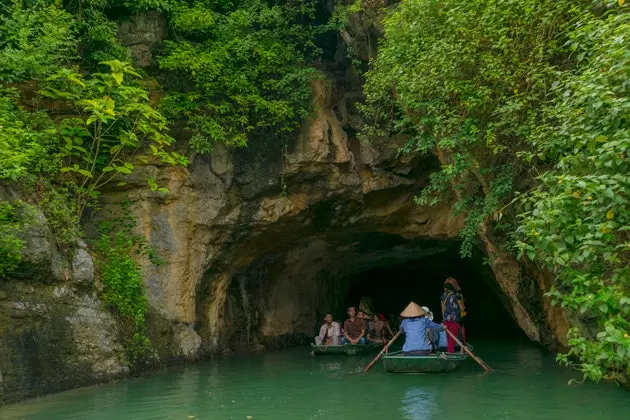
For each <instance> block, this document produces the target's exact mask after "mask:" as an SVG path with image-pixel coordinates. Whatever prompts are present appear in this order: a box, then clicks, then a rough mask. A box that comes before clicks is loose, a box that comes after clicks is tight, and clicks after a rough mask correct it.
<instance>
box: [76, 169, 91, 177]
mask: <svg viewBox="0 0 630 420" xmlns="http://www.w3.org/2000/svg"><path fill="white" fill-rule="evenodd" d="M78 172H79V173H80V174H81V175H83V176H85V177H88V178H92V174H91V173H90V172H89V171H86V170H85V169H79V171H78Z"/></svg>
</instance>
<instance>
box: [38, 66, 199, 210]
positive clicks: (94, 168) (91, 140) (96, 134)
mask: <svg viewBox="0 0 630 420" xmlns="http://www.w3.org/2000/svg"><path fill="white" fill-rule="evenodd" d="M102 64H104V65H107V66H108V67H109V68H110V72H109V73H95V74H93V75H92V77H91V78H90V79H87V80H85V79H84V78H83V77H82V76H81V75H80V74H78V73H74V72H73V71H71V70H68V69H63V70H61V71H59V72H58V73H57V74H55V75H53V76H51V77H49V78H48V81H49V82H50V85H48V86H47V87H46V89H44V90H42V91H41V92H40V93H41V94H42V95H44V96H47V97H51V98H54V99H61V100H64V101H66V102H67V103H68V105H70V106H72V107H73V108H74V109H75V110H76V113H77V114H78V117H72V118H62V119H60V121H59V122H58V134H59V138H60V141H61V143H62V144H61V147H60V155H61V157H62V158H63V160H64V163H65V165H64V166H63V167H62V168H61V169H60V171H61V172H62V173H68V174H72V175H73V177H72V178H71V179H70V180H69V181H70V182H76V185H77V187H78V188H76V190H75V194H76V199H77V202H78V207H79V214H80V213H81V211H82V209H83V208H85V206H86V205H87V204H89V203H90V200H92V199H95V198H97V197H98V196H99V194H100V190H101V189H102V188H103V187H105V186H106V185H108V184H110V183H112V182H114V181H116V180H117V179H118V178H119V177H120V175H128V174H131V173H132V172H133V171H134V169H135V165H134V164H136V163H138V162H139V163H144V164H146V163H148V162H149V156H148V155H145V154H144V152H145V151H146V150H150V151H151V155H152V157H153V159H156V160H157V161H158V162H160V163H166V164H170V165H186V164H187V159H186V157H184V156H182V155H180V154H178V153H176V152H173V151H168V150H167V148H168V147H169V146H170V145H171V144H172V143H173V142H174V139H173V138H172V137H170V136H169V135H167V134H165V133H166V131H167V123H166V120H165V119H164V117H163V116H162V115H161V114H160V113H159V112H158V111H157V110H155V109H154V108H153V107H152V106H151V105H150V104H149V95H148V92H147V91H146V89H144V88H142V87H140V86H138V85H133V84H131V83H125V79H131V78H137V77H140V76H139V75H138V73H136V72H135V71H134V70H133V68H132V67H131V65H130V64H128V63H123V62H120V61H117V60H112V61H107V62H104V63H102ZM152 182H153V183H154V181H152ZM124 183H125V182H124V181H120V182H118V185H124ZM149 183H151V181H149ZM159 191H161V192H164V193H167V192H168V190H167V189H166V188H164V187H160V188H159Z"/></svg>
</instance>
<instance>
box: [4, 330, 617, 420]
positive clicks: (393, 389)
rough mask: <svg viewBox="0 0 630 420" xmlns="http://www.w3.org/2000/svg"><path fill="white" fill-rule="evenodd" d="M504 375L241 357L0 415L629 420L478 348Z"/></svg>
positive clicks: (558, 375)
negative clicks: (388, 369) (389, 369)
mask: <svg viewBox="0 0 630 420" xmlns="http://www.w3.org/2000/svg"><path fill="white" fill-rule="evenodd" d="M475 351H476V353H478V355H479V356H481V357H482V358H483V359H484V360H485V361H486V362H487V363H488V364H490V365H491V366H492V367H494V368H495V369H496V370H497V372H496V373H493V374H490V375H486V374H483V373H481V369H480V368H479V367H478V366H477V365H475V364H474V362H472V361H469V363H468V364H466V365H465V366H464V367H463V368H462V369H461V370H460V371H458V372H455V373H450V374H432V375H401V374H388V373H385V371H384V370H383V367H382V365H381V364H380V363H379V364H378V365H376V366H375V367H374V368H373V369H372V371H371V372H370V373H368V374H364V373H362V372H361V369H362V368H363V367H364V366H365V365H366V364H367V363H368V362H369V360H370V359H371V357H370V356H365V357H356V358H353V357H344V358H342V357H316V358H313V357H310V356H309V354H308V352H309V350H308V349H306V348H297V349H291V350H287V351H281V352H276V353H267V354H261V355H255V356H235V357H230V358H224V359H220V360H214V361H210V362H207V363H203V364H199V365H194V366H187V367H179V368H173V369H168V370H165V371H163V372H158V373H154V374H151V375H148V376H145V377H141V378H136V379H132V380H126V381H121V382H118V383H112V384H107V385H102V386H95V387H90V388H83V389H79V390H73V391H69V392H64V393H60V394H56V395H51V396H47V397H43V398H40V399H36V400H30V401H26V402H23V403H20V404H16V405H12V406H8V407H5V408H3V409H0V419H46V420H54V419H64V420H70V419H90V420H100V419H116V420H123V419H182V420H192V419H199V420H201V419H213V420H214V419H216V420H221V419H246V418H247V416H252V417H253V419H254V420H262V419H270V420H283V419H291V420H294V419H380V420H384V419H414V420H415V419H476V420H479V419H527V420H532V419H571V420H579V419H585V420H599V419H616V420H622V419H630V393H628V392H626V391H623V390H621V389H618V388H617V387H615V386H614V385H595V384H589V383H585V384H578V385H571V386H568V385H567V381H568V380H569V379H571V378H572V377H575V373H574V372H573V371H571V370H567V369H561V368H558V367H556V364H555V362H554V359H553V356H551V355H546V354H544V352H543V351H542V350H541V349H539V348H538V347H535V346H532V345H530V344H525V343H516V342H503V343H497V342H478V343H476V345H475Z"/></svg>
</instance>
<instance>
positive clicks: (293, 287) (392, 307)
mask: <svg viewBox="0 0 630 420" xmlns="http://www.w3.org/2000/svg"><path fill="white" fill-rule="evenodd" d="M265 243H267V242H265ZM274 244H276V245H277V246H278V247H277V248H275V249H274V250H273V251H271V252H265V253H261V254H262V257H259V258H257V259H255V260H254V261H251V262H250V263H249V265H248V267H247V269H246V270H243V271H239V272H238V273H237V274H236V275H235V276H234V277H232V278H231V279H230V280H229V282H228V286H227V288H226V289H225V290H226V293H227V295H226V299H225V306H224V313H223V318H222V319H224V320H225V331H227V332H228V337H227V339H228V342H227V343H226V344H228V346H229V347H230V348H232V349H235V350H237V349H243V348H251V347H252V345H253V346H254V347H259V345H262V346H264V347H265V348H279V347H288V346H293V345H298V344H305V343H308V342H311V341H312V339H313V336H314V334H315V333H316V332H317V331H318V329H319V326H321V324H322V320H323V318H324V315H325V314H326V313H327V312H332V313H333V317H334V319H335V320H338V321H341V322H343V321H344V320H345V318H346V310H345V308H346V307H348V306H356V307H358V306H359V304H360V301H361V298H364V297H367V298H369V299H371V302H372V305H371V308H372V310H373V311H374V312H375V313H381V312H382V313H384V314H385V315H386V316H387V318H388V320H389V321H390V323H391V325H392V327H396V326H397V325H396V324H397V322H398V314H399V313H400V312H401V311H402V310H403V309H404V308H405V306H406V305H407V304H408V303H409V301H410V300H413V301H414V302H416V303H417V304H419V305H421V306H428V307H429V308H430V309H431V310H432V312H433V313H434V315H435V321H436V322H441V310H440V295H441V294H442V290H443V283H444V280H445V279H446V278H447V277H448V276H452V277H455V278H456V279H457V280H458V281H459V284H460V286H461V287H462V289H463V294H464V298H465V303H466V307H467V310H468V324H467V333H468V336H469V337H470V339H471V341H473V342H474V341H475V340H476V339H478V338H484V339H485V338H500V339H501V340H504V339H521V338H523V337H525V335H524V333H523V332H522V331H521V329H520V328H519V327H518V326H517V324H516V323H515V321H514V318H513V316H512V315H511V313H510V312H509V310H508V309H507V308H511V306H510V304H509V301H508V300H507V298H506V296H505V295H504V293H503V291H502V290H501V288H500V286H499V285H498V283H497V281H496V279H495V277H494V275H493V273H492V270H491V269H490V267H489V266H488V265H487V264H485V262H484V254H483V253H482V252H481V251H480V250H477V249H475V250H474V252H473V255H472V257H471V258H461V257H460V255H459V249H460V246H461V243H460V241H456V240H449V239H427V238H418V239H407V238H404V237H402V236H400V235H395V234H389V233H383V232H348V231H337V232H334V233H328V232H327V233H325V234H321V235H316V236H307V235H305V236H304V237H303V238H301V239H300V240H297V241H288V240H287V241H276V242H275V243H274ZM252 249H255V247H250V248H249V251H251V250H252Z"/></svg>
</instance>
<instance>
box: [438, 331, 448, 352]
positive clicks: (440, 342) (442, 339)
mask: <svg viewBox="0 0 630 420" xmlns="http://www.w3.org/2000/svg"><path fill="white" fill-rule="evenodd" d="M437 347H438V348H439V349H441V348H446V347H448V341H447V340H446V331H444V330H442V331H440V339H439V340H438V343H437Z"/></svg>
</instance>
